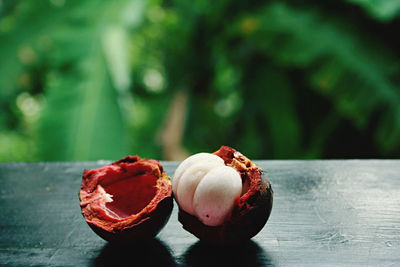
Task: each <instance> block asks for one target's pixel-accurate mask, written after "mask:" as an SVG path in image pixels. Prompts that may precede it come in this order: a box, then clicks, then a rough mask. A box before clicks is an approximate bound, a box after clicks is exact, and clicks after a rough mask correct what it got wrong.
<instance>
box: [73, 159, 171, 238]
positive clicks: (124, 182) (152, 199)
mask: <svg viewBox="0 0 400 267" xmlns="http://www.w3.org/2000/svg"><path fill="white" fill-rule="evenodd" d="M109 195H111V196H109ZM171 195H172V188H171V183H170V180H169V178H168V177H167V176H166V174H165V172H164V171H163V168H162V166H161V164H160V163H159V162H158V161H156V160H151V159H140V158H139V157H138V156H127V157H125V158H123V159H121V160H118V161H116V162H114V163H112V164H110V165H107V166H104V167H101V168H98V169H93V170H86V171H85V172H84V174H83V178H82V187H81V190H80V191H79V197H80V200H81V203H80V205H81V208H82V214H83V216H84V217H85V219H86V221H87V222H88V223H89V225H91V226H93V227H95V228H96V227H99V228H101V229H103V230H105V231H109V232H115V231H121V230H123V229H127V228H130V227H132V226H134V225H137V224H140V223H141V222H143V221H146V220H148V219H149V216H150V213H151V212H153V211H154V210H155V209H156V208H157V205H158V203H160V202H161V201H162V200H163V199H165V198H168V197H171ZM110 197H112V202H110Z"/></svg>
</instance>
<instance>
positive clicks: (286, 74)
mask: <svg viewBox="0 0 400 267" xmlns="http://www.w3.org/2000/svg"><path fill="white" fill-rule="evenodd" d="M335 5H338V6H340V8H342V9H343V12H345V14H353V13H354V16H353V15H352V16H349V15H346V16H343V15H342V11H341V12H339V11H338V10H339V8H338V9H336V10H335V9H332V4H331V3H329V1H327V2H326V3H325V2H320V1H318V2H317V1H311V2H307V3H301V2H299V1H295V2H293V1H267V2H240V1H228V0H224V1H217V2H212V1H204V0H201V1H192V2H188V1H182V0H173V1H160V0H151V1H150V0H149V1H141V0H116V1H106V0H103V1H95V0H85V1H74V0H72V1H64V0H51V1H47V0H39V1H11V0H8V1H7V0H6V1H3V2H2V6H1V7H0V59H1V61H0V64H1V66H0V111H1V112H0V161H13V160H18V161H20V160H25V161H32V160H97V159H117V158H120V157H122V156H124V155H126V154H139V155H141V156H143V157H153V158H162V157H163V156H165V151H164V150H165V148H166V146H171V144H166V142H168V140H165V138H164V137H165V136H166V135H165V131H167V127H166V125H168V124H169V123H170V121H169V120H170V119H171V118H170V117H168V114H169V113H168V112H169V111H170V110H173V109H174V106H173V105H174V103H175V102H174V101H171V100H173V99H174V97H175V96H176V95H178V92H181V91H186V92H188V94H185V95H187V98H188V99H187V105H186V106H187V109H182V110H181V112H185V116H184V117H185V118H186V119H185V120H184V121H178V122H174V123H180V124H181V126H182V128H183V129H184V131H183V133H180V132H179V131H180V130H179V129H180V128H181V127H179V125H178V126H177V128H176V134H174V135H176V136H180V135H181V134H183V138H182V140H178V141H179V143H178V144H175V143H173V142H172V146H175V148H174V149H177V150H179V149H182V147H183V148H184V149H186V150H187V151H188V152H189V153H195V152H199V151H213V150H216V149H217V148H218V147H219V146H220V145H222V144H225V145H231V146H233V147H235V148H237V149H238V150H240V151H242V152H243V153H245V154H246V155H248V156H250V157H252V158H318V157H330V156H331V155H336V156H337V155H339V156H340V157H365V156H367V157H388V156H390V157H396V156H399V155H400V154H399V153H400V85H399V83H400V80H399V78H398V77H399V72H400V65H399V62H400V61H399V49H398V46H399V42H398V38H397V36H394V33H392V30H391V29H395V28H396V25H398V22H399V19H400V18H399V17H400V16H399V15H400V14H399V13H400V3H399V1H394V0H381V1H372V0H370V1H369V0H365V1H361V0H347V1H341V2H340V3H335ZM355 7H356V8H355ZM346 11H347V13H346ZM352 12H353V13H352ZM357 12H358V13H357ZM185 103H186V102H185ZM343 125H351V127H350V128H349V126H346V127H345V126H343ZM346 134H349V135H351V134H353V135H354V134H355V135H359V136H363V138H367V139H366V140H365V141H363V142H364V143H361V145H360V146H361V147H364V146H368V147H369V150H368V153H366V154H365V153H364V151H361V150H360V151H359V150H357V147H353V146H352V142H356V141H357V140H356V139H362V138H358V137H357V136H355V137H354V138H353V137H352V136H349V137H347V135H346ZM343 136H346V138H344V139H343ZM338 138H342V139H338ZM352 138H353V139H352ZM332 140H334V141H332ZM332 142H333V143H336V144H340V143H344V142H348V143H349V144H348V147H349V150H350V151H351V154H346V153H348V151H349V150H347V151H337V150H340V148H342V147H343V146H340V145H338V146H337V147H338V148H336V146H334V148H332ZM363 153H364V154H363Z"/></svg>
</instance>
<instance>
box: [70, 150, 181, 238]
mask: <svg viewBox="0 0 400 267" xmlns="http://www.w3.org/2000/svg"><path fill="white" fill-rule="evenodd" d="M139 161H146V163H147V164H152V165H154V166H157V167H156V168H158V171H159V173H160V176H159V177H157V179H167V180H168V181H170V178H169V177H168V176H167V175H166V174H165V172H164V170H163V167H162V165H161V163H160V162H158V161H156V160H153V159H141V158H140V157H139V156H126V157H124V158H122V159H120V160H118V161H116V162H113V163H111V164H109V165H106V166H104V167H101V168H99V169H104V168H107V167H108V166H112V165H120V164H121V163H125V164H130V163H136V162H139ZM91 171H96V170H91ZM87 172H88V170H85V171H84V175H83V177H85V175H86V173H87ZM138 174H140V171H139V173H138ZM168 187H169V188H168V190H167V193H168V194H167V195H166V196H164V197H163V198H162V199H161V200H160V201H159V202H158V203H157V204H156V206H155V208H154V209H153V210H152V211H151V212H150V213H148V214H146V215H144V216H141V217H140V219H139V220H137V221H136V222H135V223H133V224H130V225H127V226H125V227H123V228H121V229H119V228H115V229H113V230H105V229H103V228H101V227H99V226H98V225H96V224H94V223H91V222H89V221H88V220H87V219H86V217H85V215H84V212H83V210H84V208H83V207H82V205H81V213H82V215H83V217H84V218H85V221H86V222H87V224H88V225H89V226H90V228H91V229H92V230H93V231H94V232H95V233H96V234H97V235H98V236H100V237H101V238H103V239H104V240H106V241H108V242H112V243H122V244H128V243H137V242H140V241H143V240H149V239H152V238H154V237H155V236H156V235H157V234H158V233H159V232H160V231H161V229H162V228H163V227H164V226H165V225H166V224H167V222H168V220H169V218H170V216H171V213H172V210H173V194H172V184H169V186H168ZM82 190H83V180H82V187H81V190H80V191H79V194H78V197H79V200H80V201H82V199H81V196H80V192H81V191H82ZM159 190H161V189H159Z"/></svg>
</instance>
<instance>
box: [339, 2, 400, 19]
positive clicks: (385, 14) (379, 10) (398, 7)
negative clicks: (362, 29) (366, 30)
mask: <svg viewBox="0 0 400 267" xmlns="http://www.w3.org/2000/svg"><path fill="white" fill-rule="evenodd" d="M347 1H348V2H350V3H355V4H358V5H360V6H362V7H364V8H365V9H366V10H367V11H368V12H369V13H370V14H371V15H372V16H374V17H375V18H377V19H379V20H382V21H389V20H392V19H394V18H395V17H396V16H398V15H399V13H400V1H398V0H378V1H377V0H347Z"/></svg>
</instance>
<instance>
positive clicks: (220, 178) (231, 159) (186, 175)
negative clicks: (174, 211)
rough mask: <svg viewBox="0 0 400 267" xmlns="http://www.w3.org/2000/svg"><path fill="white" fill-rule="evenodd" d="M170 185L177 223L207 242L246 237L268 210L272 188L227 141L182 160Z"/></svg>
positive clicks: (255, 230)
mask: <svg viewBox="0 0 400 267" xmlns="http://www.w3.org/2000/svg"><path fill="white" fill-rule="evenodd" d="M172 189H173V194H174V197H175V200H176V202H177V203H178V206H179V213H178V220H179V221H180V222H181V223H182V225H183V228H184V229H186V230H187V231H189V232H190V233H192V234H193V235H195V236H196V237H198V238H199V239H200V240H204V241H210V242H213V243H237V242H241V241H246V240H249V239H250V238H252V237H253V236H255V235H256V234H257V233H258V232H260V231H261V229H262V228H263V227H264V225H265V224H266V222H267V220H268V218H269V216H270V213H271V209H272V203H273V191H272V187H271V183H270V181H269V179H268V178H267V176H266V175H265V173H264V171H263V170H262V169H261V168H260V167H258V166H257V165H256V164H254V163H253V162H252V161H251V160H250V159H248V158H247V157H245V156H243V155H242V154H241V153H240V152H238V151H236V150H235V149H233V148H230V147H228V146H222V147H221V148H220V149H219V150H218V151H216V152H214V153H199V154H195V155H192V156H190V157H188V158H187V159H185V160H184V161H183V162H182V163H181V164H180V165H179V166H178V168H177V169H176V171H175V174H174V177H173V180H172Z"/></svg>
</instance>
